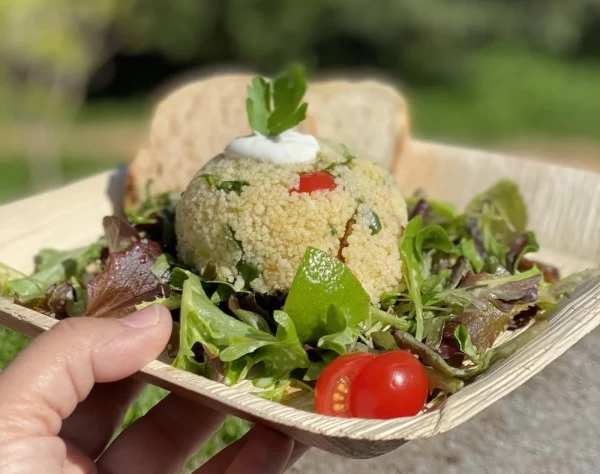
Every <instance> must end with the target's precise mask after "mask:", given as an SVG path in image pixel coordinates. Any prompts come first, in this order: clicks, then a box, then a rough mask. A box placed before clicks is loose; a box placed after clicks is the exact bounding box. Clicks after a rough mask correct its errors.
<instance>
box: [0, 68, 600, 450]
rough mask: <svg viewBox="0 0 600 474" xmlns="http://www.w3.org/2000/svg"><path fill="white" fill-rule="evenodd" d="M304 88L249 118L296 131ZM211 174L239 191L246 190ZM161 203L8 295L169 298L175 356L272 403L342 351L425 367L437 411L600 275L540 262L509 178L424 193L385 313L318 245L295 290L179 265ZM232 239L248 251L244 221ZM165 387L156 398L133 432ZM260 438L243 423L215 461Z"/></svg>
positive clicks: (7, 289) (63, 256)
mask: <svg viewBox="0 0 600 474" xmlns="http://www.w3.org/2000/svg"><path fill="white" fill-rule="evenodd" d="M295 80H299V76H297V75H292V76H290V77H287V78H281V77H280V78H278V79H276V80H275V82H274V84H273V85H271V84H268V83H266V82H264V81H263V82H260V81H258V82H257V83H256V84H254V88H255V90H254V92H253V95H252V97H254V98H253V99H252V100H251V102H252V106H251V107H250V108H252V113H253V114H255V116H256V117H255V120H257V121H259V122H261V121H262V122H261V123H263V122H264V123H263V125H264V126H265V127H268V130H267V129H263V130H264V131H266V132H269V133H273V131H278V130H281V127H283V126H284V125H285V124H288V123H290V120H292V119H291V118H290V117H295V116H296V114H298V113H299V112H297V110H301V109H297V107H298V103H297V102H298V101H299V100H300V99H298V98H297V97H295V96H294V97H286V94H285V87H283V85H282V84H284V82H281V81H292V82H293V81H295ZM277 81H280V82H277ZM261 88H262V89H261ZM261 90H262V92H261ZM259 92H260V94H262V95H260V94H259ZM259 96H260V97H263V102H262V105H261V104H259V103H258V102H260V101H259ZM267 98H268V101H267ZM300 98H301V96H300ZM271 100H272V101H273V104H272V103H271ZM257 104H258V105H257ZM261 107H262V109H263V112H264V110H266V111H267V112H268V113H267V114H266V115H265V116H261V113H260V111H259V109H260V108H261ZM284 112H285V113H284ZM249 113H250V111H249ZM286 114H288V115H286ZM263 115H264V114H263ZM273 117H274V118H273ZM292 121H293V120H292ZM349 159H350V158H349ZM203 178H204V179H206V180H207V182H208V183H209V184H210V185H211V186H222V189H223V191H225V192H236V193H237V192H238V191H239V192H241V189H242V187H243V185H244V183H243V182H220V180H219V178H218V177H213V176H209V175H206V176H203ZM225 183H230V184H225ZM147 193H148V196H147V197H146V199H145V201H144V202H143V203H142V205H141V206H140V207H139V208H138V209H128V210H127V212H126V219H122V218H119V217H116V216H110V217H106V218H105V219H104V222H103V224H104V233H105V235H104V236H103V237H102V238H100V239H99V240H98V241H97V242H94V243H92V244H91V245H89V246H88V247H84V248H80V249H77V250H72V251H58V250H51V249H45V250H42V251H41V252H40V253H39V254H38V256H37V257H36V260H35V264H36V265H35V272H34V273H33V274H32V275H30V276H25V275H22V274H20V273H19V272H17V271H15V270H12V269H10V268H8V267H6V266H4V265H0V290H1V291H2V295H4V296H6V295H10V296H12V297H13V298H14V300H15V301H16V302H17V303H19V304H21V305H24V306H27V307H30V308H33V309H36V310H38V311H41V312H43V313H45V314H48V315H51V316H53V317H56V318H66V317H77V316H83V315H85V316H88V317H119V316H122V315H125V314H127V313H129V312H131V311H133V310H135V309H139V308H142V307H144V306H147V305H149V304H153V303H159V304H163V305H165V306H166V307H167V308H169V309H170V310H171V312H172V315H173V319H174V322H175V327H176V328H177V331H176V332H175V333H174V337H173V338H172V341H171V343H170V345H169V350H168V353H169V355H170V356H171V358H172V361H173V365H174V366H176V367H178V368H181V369H183V370H187V371H191V372H194V373H197V374H200V375H203V376H205V377H209V378H212V379H214V380H216V381H220V382H223V383H225V384H230V385H232V384H235V383H238V382H239V381H241V380H244V379H246V380H251V381H252V383H253V384H254V386H255V387H256V390H255V392H253V393H255V394H256V395H257V396H261V397H264V398H269V399H272V400H278V401H280V400H283V399H285V397H286V394H287V390H288V388H290V387H296V388H300V389H304V390H312V389H313V387H314V383H315V380H316V379H317V378H318V377H319V375H320V373H321V371H322V370H323V369H324V368H325V367H326V366H327V364H329V363H330V362H331V361H332V360H334V359H335V358H336V357H338V356H340V355H343V354H346V353H348V352H355V351H367V352H371V353H376V354H377V353H382V352H385V351H391V350H395V349H404V350H407V351H409V352H411V353H413V354H414V355H415V356H417V357H419V359H420V360H421V361H422V363H423V364H424V365H425V368H426V372H427V376H428V380H429V388H430V404H435V403H438V402H440V401H442V400H443V399H444V398H445V397H447V396H449V395H451V394H453V393H455V392H456V391H458V390H460V389H461V388H462V387H463V386H464V384H465V383H468V382H469V381H470V380H472V379H473V377H475V376H477V375H479V374H481V373H483V372H485V371H486V370H488V369H489V368H490V367H491V366H492V365H493V364H494V363H496V362H497V361H499V360H502V359H504V358H506V357H508V356H510V355H511V354H512V353H514V352H515V351H516V350H518V349H519V348H521V347H522V346H524V345H525V344H526V343H527V342H529V341H530V340H531V338H532V337H534V336H535V335H536V334H537V333H539V331H541V330H542V329H543V327H544V324H545V320H546V319H547V318H548V317H550V316H551V315H552V313H553V311H554V308H555V306H556V303H557V302H558V301H559V299H561V298H563V297H565V296H568V294H569V293H570V292H572V291H573V290H574V289H575V288H577V287H578V286H580V285H581V284H583V283H585V282H586V281H588V280H589V279H590V278H591V277H592V276H599V273H600V271H598V270H590V271H587V272H583V273H580V274H576V275H573V276H570V277H568V278H566V279H563V280H560V279H559V274H558V270H557V269H556V268H554V267H552V266H550V265H547V264H542V263H539V262H534V261H532V260H529V258H528V254H530V253H531V252H535V251H537V250H538V248H539V245H538V243H537V241H536V238H535V235H534V233H533V232H531V231H530V230H528V229H527V221H526V209H525V204H524V202H523V199H522V198H521V195H520V193H519V191H518V190H517V188H516V186H515V185H514V184H513V183H511V182H509V181H500V182H498V183H497V184H496V185H494V186H493V187H491V188H490V189H488V190H487V191H485V192H483V193H481V194H479V195H477V196H476V197H475V198H474V199H473V200H472V201H471V202H469V203H468V204H467V206H466V207H465V210H464V212H462V213H460V212H458V211H457V210H456V209H454V208H453V207H452V206H450V205H448V204H445V203H441V202H438V201H436V200H433V199H428V198H427V197H426V196H424V195H423V194H422V193H417V194H416V195H415V196H413V197H411V198H409V199H408V200H407V203H408V212H409V222H408V224H407V226H406V228H405V229H404V236H403V238H402V239H401V241H400V242H399V243H398V246H399V251H400V255H401V260H402V273H403V282H402V284H401V285H400V287H398V288H395V289H392V291H390V292H387V293H385V294H382V295H381V296H380V298H379V302H378V303H377V304H373V303H372V301H371V299H370V298H369V295H368V294H367V293H366V291H365V290H364V288H363V287H362V285H361V283H360V281H359V280H358V279H357V278H356V277H355V276H354V275H353V273H352V272H351V271H350V270H349V269H348V267H347V266H346V265H344V263H343V262H342V261H341V260H340V259H338V258H336V257H334V256H331V255H330V254H329V253H327V252H323V251H321V250H319V249H316V248H308V249H306V253H305V255H304V258H303V260H302V262H301V264H300V266H299V268H298V269H297V271H296V275H295V278H294V280H293V282H292V285H291V287H290V289H289V291H288V292H287V293H284V292H276V293H274V294H260V293H257V292H254V291H252V290H250V289H249V286H248V283H250V282H251V281H253V280H254V279H255V278H257V277H258V275H259V270H258V269H257V268H256V267H255V266H253V265H251V264H249V263H247V262H245V261H244V260H243V259H242V260H241V261H240V262H239V264H238V265H239V266H238V269H239V271H240V273H241V274H242V275H243V278H244V281H245V285H246V286H244V287H240V286H239V285H237V284H236V285H235V286H234V285H233V284H232V282H227V281H220V280H218V279H217V278H216V271H215V266H214V264H209V265H207V268H206V269H205V270H204V271H203V272H202V273H201V274H198V273H197V272H196V270H195V269H191V268H186V267H185V266H184V265H183V264H182V263H181V262H179V261H178V259H177V254H176V250H175V249H176V236H175V232H174V219H175V206H176V205H177V202H178V199H177V198H176V197H173V196H170V195H165V194H163V195H159V196H154V197H153V196H152V195H151V192H150V189H149V188H148V190H147ZM369 219H370V222H371V223H372V232H373V233H374V234H375V233H377V232H378V229H380V223H379V218H378V217H377V215H376V214H374V213H372V214H371V215H370V216H369ZM223 232H224V236H225V238H226V239H227V240H228V241H229V243H230V244H231V245H234V246H236V247H239V248H240V249H241V245H240V243H239V242H238V241H237V240H236V238H235V234H234V231H233V229H232V228H231V226H229V225H228V224H225V225H224V226H223ZM336 232H337V231H336ZM241 250H242V251H243V249H241ZM518 328H525V329H524V330H523V331H521V332H520V333H519V334H518V335H516V336H515V337H513V338H512V339H510V340H509V341H508V342H505V343H504V344H500V345H498V344H496V342H497V339H498V337H499V336H500V335H501V334H502V333H503V332H504V331H505V330H507V329H509V330H513V329H518ZM0 338H1V340H2V348H3V349H4V351H5V354H4V356H6V358H8V359H10V358H11V357H13V356H14V354H15V353H16V352H17V351H18V350H20V349H21V348H22V347H24V346H25V345H26V344H27V342H28V339H27V338H25V337H23V336H20V335H17V334H15V333H13V332H11V331H8V330H5V329H2V330H1V331H0ZM6 351H9V352H6ZM0 359H2V358H1V357H0ZM8 359H7V360H8ZM3 362H4V360H0V363H3ZM165 393H166V392H164V391H161V390H159V389H156V388H149V389H148V390H147V391H146V392H145V393H144V395H143V396H142V397H141V398H140V399H139V400H138V402H136V404H134V406H133V407H132V408H131V410H130V412H129V413H128V416H127V418H126V424H127V423H131V422H132V421H133V420H134V419H135V418H136V417H139V416H142V415H143V414H144V413H145V412H147V410H148V409H149V408H151V406H153V405H154V404H155V403H157V401H158V400H160V399H161V398H162V397H163V396H164V394H165ZM248 428H249V424H247V423H245V422H242V421H240V420H238V419H236V418H229V419H228V421H227V423H226V426H225V427H224V429H223V430H222V432H221V433H220V434H218V435H216V437H215V438H214V440H212V441H211V444H210V447H206V449H205V450H204V453H205V454H206V453H207V452H212V451H211V450H213V451H214V450H215V449H219V448H216V446H218V447H222V445H223V443H227V442H228V441H227V440H228V439H229V440H231V441H232V440H234V439H237V438H238V437H239V436H241V434H243V432H245V430H247V429H248ZM227 430H229V431H227ZM227 433H229V434H227Z"/></svg>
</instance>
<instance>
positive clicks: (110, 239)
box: [102, 216, 140, 253]
mask: <svg viewBox="0 0 600 474" xmlns="http://www.w3.org/2000/svg"><path fill="white" fill-rule="evenodd" d="M102 226H103V227H104V236H105V237H106V246H107V247H108V251H109V252H110V253H116V252H122V251H123V250H126V249H127V248H129V247H130V246H131V245H132V244H134V243H135V242H137V241H138V240H140V234H139V233H138V231H137V230H135V229H134V228H133V227H132V226H131V225H129V223H127V222H126V221H125V220H123V219H121V218H120V217H117V216H106V217H105V218H104V219H103V220H102Z"/></svg>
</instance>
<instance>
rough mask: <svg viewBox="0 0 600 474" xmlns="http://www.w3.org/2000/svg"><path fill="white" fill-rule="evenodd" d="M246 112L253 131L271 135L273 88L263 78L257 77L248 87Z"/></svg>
mask: <svg viewBox="0 0 600 474" xmlns="http://www.w3.org/2000/svg"><path fill="white" fill-rule="evenodd" d="M246 112H247V114H248V123H250V127H252V130H254V131H255V132H258V133H262V134H263V135H270V133H269V127H268V122H269V116H270V114H271V86H270V84H269V83H268V82H267V81H265V80H264V79H263V78H262V77H258V76H257V77H255V78H254V79H252V85H251V86H248V99H246Z"/></svg>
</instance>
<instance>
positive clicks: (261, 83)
mask: <svg viewBox="0 0 600 474" xmlns="http://www.w3.org/2000/svg"><path fill="white" fill-rule="evenodd" d="M305 92H306V75H305V73H304V69H303V68H302V67H301V66H292V67H290V68H288V69H287V70H286V71H284V72H283V73H281V74H279V75H278V76H277V77H276V78H275V79H274V80H273V81H272V82H269V81H267V80H265V79H264V78H262V77H260V76H257V77H255V78H253V79H252V85H250V86H248V99H247V100H246V111H247V112H248V122H250V126H251V127H252V129H253V130H254V131H255V132H258V133H261V134H263V135H266V136H270V137H272V136H276V135H280V134H281V133H283V132H285V131H286V130H289V129H290V128H293V127H295V126H296V125H298V124H299V123H300V122H302V121H303V120H304V119H305V118H306V109H307V107H308V104H307V103H301V102H302V97H304V93H305Z"/></svg>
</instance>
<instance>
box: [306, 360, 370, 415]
mask: <svg viewBox="0 0 600 474" xmlns="http://www.w3.org/2000/svg"><path fill="white" fill-rule="evenodd" d="M375 357H376V356H375V355H374V354H367V353H366V352H354V353H352V354H346V355H343V356H340V357H338V358H337V359H335V360H334V361H333V362H331V363H330V364H329V365H328V366H327V367H325V369H324V370H323V372H321V375H320V376H319V378H318V379H317V385H316V387H315V407H316V409H317V412H318V413H320V414H321V415H328V416H344V417H349V416H352V414H351V413H350V398H349V395H350V388H351V386H352V381H353V380H354V378H355V377H356V376H357V375H358V374H359V372H360V371H361V370H362V369H363V367H364V366H365V365H366V364H368V363H369V362H371V361H372V360H373V359H375Z"/></svg>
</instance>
